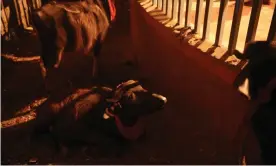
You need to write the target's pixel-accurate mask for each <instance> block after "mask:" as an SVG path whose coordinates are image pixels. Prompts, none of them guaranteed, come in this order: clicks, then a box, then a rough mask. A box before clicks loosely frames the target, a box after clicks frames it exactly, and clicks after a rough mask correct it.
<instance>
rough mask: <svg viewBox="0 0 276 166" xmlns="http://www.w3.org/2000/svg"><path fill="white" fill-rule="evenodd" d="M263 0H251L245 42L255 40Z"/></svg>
mask: <svg viewBox="0 0 276 166" xmlns="http://www.w3.org/2000/svg"><path fill="white" fill-rule="evenodd" d="M262 4H263V0H258V1H253V5H252V10H251V16H250V20H249V25H248V30H247V35H246V40H245V44H246V43H248V42H251V41H253V40H255V36H256V30H257V27H258V23H259V18H260V13H261V8H262Z"/></svg>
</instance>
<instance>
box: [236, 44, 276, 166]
mask: <svg viewBox="0 0 276 166" xmlns="http://www.w3.org/2000/svg"><path fill="white" fill-rule="evenodd" d="M235 55H236V56H237V57H238V58H240V59H243V60H248V64H247V66H246V67H245V68H244V69H243V70H242V71H241V73H240V75H239V76H238V77H237V79H236V86H237V87H238V89H239V90H240V91H241V92H242V93H243V94H245V95H246V96H247V97H248V99H250V100H252V101H253V102H254V103H255V104H256V107H257V108H256V112H254V114H253V116H252V119H251V120H252V126H253V130H254V131H255V133H256V136H257V139H258V140H259V144H260V147H261V151H262V159H263V162H264V164H276V46H275V45H274V44H273V43H271V42H267V41H257V42H254V43H249V44H248V45H247V47H246V48H245V51H244V54H242V53H240V52H238V51H236V52H235Z"/></svg>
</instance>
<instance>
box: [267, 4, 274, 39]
mask: <svg viewBox="0 0 276 166" xmlns="http://www.w3.org/2000/svg"><path fill="white" fill-rule="evenodd" d="M273 40H276V4H275V7H274V12H273V16H272V20H271V24H270V28H269V32H268V36H267V41H270V42H272V41H273Z"/></svg>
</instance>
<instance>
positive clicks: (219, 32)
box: [214, 0, 228, 46]
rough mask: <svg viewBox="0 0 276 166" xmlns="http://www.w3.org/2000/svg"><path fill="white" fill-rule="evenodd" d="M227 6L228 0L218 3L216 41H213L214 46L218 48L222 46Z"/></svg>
mask: <svg viewBox="0 0 276 166" xmlns="http://www.w3.org/2000/svg"><path fill="white" fill-rule="evenodd" d="M227 4H228V0H221V1H220V7H219V16H218V24H217V31H216V40H215V43H214V46H220V45H221V44H222V39H223V32H224V25H225V16H226V13H227Z"/></svg>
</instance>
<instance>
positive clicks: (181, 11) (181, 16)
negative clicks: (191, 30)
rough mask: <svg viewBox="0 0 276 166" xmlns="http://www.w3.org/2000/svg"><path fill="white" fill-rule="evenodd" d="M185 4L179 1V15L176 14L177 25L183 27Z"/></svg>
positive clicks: (182, 0) (181, 0)
mask: <svg viewBox="0 0 276 166" xmlns="http://www.w3.org/2000/svg"><path fill="white" fill-rule="evenodd" d="M184 11H185V3H184V0H180V1H179V13H178V20H179V22H178V23H179V25H181V26H184V16H185V13H184Z"/></svg>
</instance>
